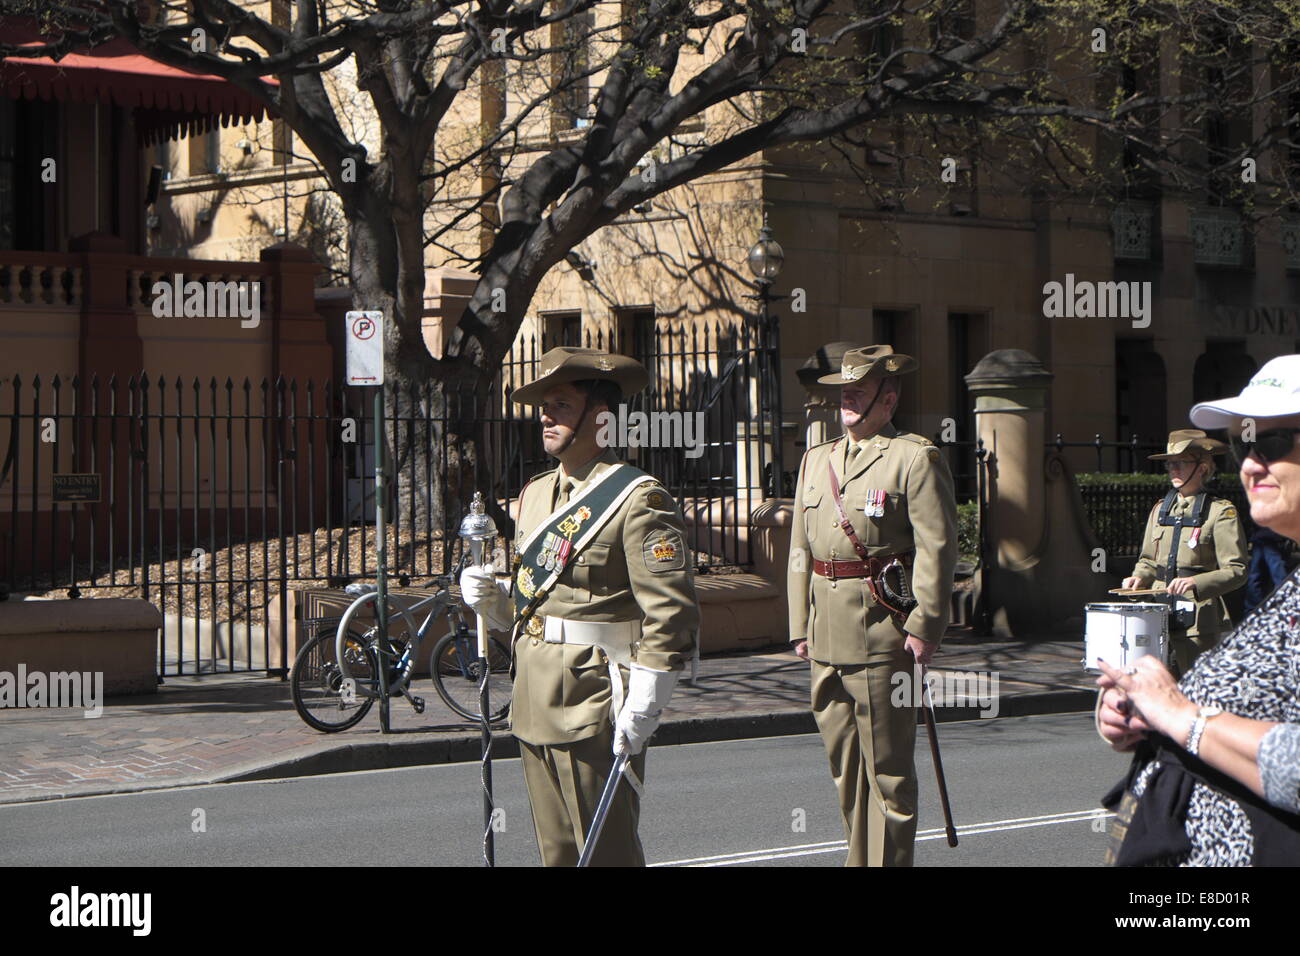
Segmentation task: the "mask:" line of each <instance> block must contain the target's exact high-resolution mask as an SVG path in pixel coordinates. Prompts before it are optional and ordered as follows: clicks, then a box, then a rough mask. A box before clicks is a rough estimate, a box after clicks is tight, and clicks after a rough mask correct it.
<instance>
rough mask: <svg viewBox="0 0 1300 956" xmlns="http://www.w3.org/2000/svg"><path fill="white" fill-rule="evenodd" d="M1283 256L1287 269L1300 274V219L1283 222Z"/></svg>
mask: <svg viewBox="0 0 1300 956" xmlns="http://www.w3.org/2000/svg"><path fill="white" fill-rule="evenodd" d="M1282 254H1283V255H1284V256H1285V257H1286V259H1285V261H1286V267H1287V269H1288V270H1289V271H1293V272H1300V219H1292V220H1284V221H1283V222H1282Z"/></svg>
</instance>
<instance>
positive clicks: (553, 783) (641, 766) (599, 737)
mask: <svg viewBox="0 0 1300 956" xmlns="http://www.w3.org/2000/svg"><path fill="white" fill-rule="evenodd" d="M613 743H614V737H613V728H612V727H607V728H606V729H605V732H603V733H599V734H596V735H595V736H594V737H588V738H587V739H586V740H579V741H576V742H575V743H571V744H554V745H550V746H545V745H543V746H535V745H533V744H528V743H524V741H522V740H521V741H519V757H520V760H521V761H522V763H523V765H524V782H525V784H526V785H527V786H528V803H529V806H531V807H532V811H533V829H534V830H536V831H537V849H538V851H539V852H540V853H541V855H542V866H577V865H578V857H579V856H581V855H582V846H583V842H584V841H585V840H586V837H587V830H588V828H589V827H590V826H591V821H592V818H593V817H594V816H595V815H596V804H598V803H600V795H601V793H602V792H603V791H604V789H605V781H606V780H608V779H609V772H610V770H612V769H613V767H614V753H613V749H612V748H613ZM645 758H646V751H645V750H642V751H641V753H639V754H638V755H637V756H636V757H634V758H632V762H631V767H632V770H633V771H635V773H636V775H637V777H638V778H639V779H641V780H645ZM640 817H641V798H640V797H639V796H637V793H636V790H635V789H634V788H633V787H632V784H631V783H630V782H629V781H628V780H627V779H626V778H625V779H624V780H623V781H622V783H620V784H619V785H618V791H617V793H616V794H615V796H614V803H613V805H612V806H611V807H610V810H609V816H607V817H606V818H605V827H604V829H603V830H601V833H600V840H599V842H598V843H597V844H596V852H595V854H594V855H593V856H592V858H591V865H592V866H645V853H644V852H643V851H642V849H641V839H640V837H638V836H637V832H636V830H637V823H638V821H639V820H640Z"/></svg>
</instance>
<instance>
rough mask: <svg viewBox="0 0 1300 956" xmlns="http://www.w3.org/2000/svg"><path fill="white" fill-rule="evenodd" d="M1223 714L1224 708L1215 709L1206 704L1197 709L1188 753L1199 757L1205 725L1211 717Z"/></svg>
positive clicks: (1188, 737) (1188, 743) (1188, 742)
mask: <svg viewBox="0 0 1300 956" xmlns="http://www.w3.org/2000/svg"><path fill="white" fill-rule="evenodd" d="M1221 713H1223V708H1222V707H1215V706H1214V705H1213V704H1206V705H1204V706H1201V707H1198V708H1196V719H1195V720H1193V721H1192V729H1191V732H1190V733H1188V735H1187V752H1188V753H1189V754H1192V755H1193V756H1195V755H1197V754H1198V753H1199V752H1200V749H1201V735H1202V734H1204V733H1205V724H1206V722H1207V721H1208V720H1209V719H1210V718H1211V717H1217V716H1219V714H1221Z"/></svg>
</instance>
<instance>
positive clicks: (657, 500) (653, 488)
mask: <svg viewBox="0 0 1300 956" xmlns="http://www.w3.org/2000/svg"><path fill="white" fill-rule="evenodd" d="M640 490H641V492H642V494H644V495H645V502H646V504H648V505H649V506H650V507H651V508H658V509H660V510H661V511H663V510H667V509H668V508H669V507H670V506H672V505H673V496H672V495H671V494H669V492H668V489H667V488H665V487H664V486H663V485H661V484H659V482H658V481H657V480H656V481H654V482H648V481H647V482H646V483H645V484H643V485H642V486H641V489H640Z"/></svg>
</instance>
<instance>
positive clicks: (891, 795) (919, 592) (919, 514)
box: [788, 345, 957, 866]
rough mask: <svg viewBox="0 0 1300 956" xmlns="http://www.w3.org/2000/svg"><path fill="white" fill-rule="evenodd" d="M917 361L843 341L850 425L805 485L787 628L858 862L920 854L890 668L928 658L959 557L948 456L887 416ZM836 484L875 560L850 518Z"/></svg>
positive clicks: (910, 735) (845, 410)
mask: <svg viewBox="0 0 1300 956" xmlns="http://www.w3.org/2000/svg"><path fill="white" fill-rule="evenodd" d="M915 368H916V361H915V360H914V359H912V358H911V357H910V356H907V355H900V354H896V353H895V352H894V350H893V349H892V348H891V347H890V346H888V345H875V346H869V347H867V348H858V349H851V350H849V351H847V352H845V353H844V358H843V363H842V367H841V371H840V374H838V375H827V376H823V377H821V378H820V379H818V381H819V382H820V383H822V384H826V385H839V386H841V397H840V404H841V410H840V418H841V421H842V423H843V424H844V428H845V431H846V433H847V434H845V435H843V436H841V437H840V438H837V439H835V440H833V441H829V442H823V443H822V444H820V445H815V446H814V447H812V448H810V449H808V451H807V452H806V453H805V455H804V457H803V462H802V464H801V465H800V468H799V481H798V487H797V488H796V490H795V498H794V521H793V527H792V532H791V539H790V566H789V575H788V583H789V599H790V640H791V641H792V642H793V643H794V647H795V652H796V653H797V654H799V656H800V657H806V658H808V659H809V660H810V661H811V666H812V708H813V713H814V716H815V717H816V719H817V726H818V728H819V729H820V730H821V734H822V740H823V742H824V743H825V745H826V753H827V756H828V757H829V758H830V764H831V775H832V776H833V777H834V778H835V786H836V788H837V790H838V791H839V799H840V808H841V811H842V812H843V814H844V827H845V830H846V832H847V836H848V842H849V856H848V860H847V865H849V866H866V865H870V866H910V865H911V863H912V851H913V844H914V842H915V839H916V801H917V781H916V768H915V761H914V756H913V754H914V749H915V742H916V718H917V713H916V707H915V706H914V700H915V698H914V695H913V694H912V693H906V694H897V693H896V692H895V691H896V688H897V687H898V686H900V685H899V680H900V679H899V678H895V677H894V675H896V674H899V673H900V672H901V673H902V674H904V675H906V679H907V681H908V685H907V686H908V687H909V689H910V688H911V687H912V686H913V685H912V683H911V682H912V681H914V680H916V679H917V678H916V676H915V674H914V657H913V655H915V660H916V661H919V662H920V663H922V664H925V663H928V662H929V660H930V658H931V656H932V655H933V654H934V651H935V648H937V647H938V646H939V641H940V640H941V639H942V637H943V633H944V631H945V629H946V628H947V626H948V616H949V608H950V602H951V596H952V580H953V571H954V569H955V567H956V563H957V504H956V500H955V498H954V495H953V485H952V476H951V475H950V474H949V472H948V466H947V464H946V463H945V462H944V460H943V457H942V455H941V454H940V452H939V449H938V448H936V447H934V445H933V444H931V443H930V442H929V441H927V440H926V439H925V438H922V437H921V436H919V435H912V434H909V433H906V432H900V431H897V430H896V429H895V428H894V426H893V425H892V424H891V419H892V418H893V415H894V410H895V408H896V407H897V405H898V398H899V391H898V388H899V378H898V376H901V375H903V374H905V373H907V372H910V371H912V370H913V369H915ZM836 485H838V486H839V490H840V497H841V502H842V507H843V510H844V517H845V518H846V519H847V521H848V522H849V525H850V526H851V529H852V531H853V533H854V535H855V536H856V537H857V539H858V541H859V542H860V543H861V545H862V546H863V548H864V549H865V551H866V553H867V555H868V557H867V559H866V560H863V559H862V557H861V556H860V554H859V553H858V551H857V547H856V546H855V544H854V543H853V541H852V539H851V538H850V537H849V535H848V533H847V531H846V530H845V528H844V527H843V524H842V521H841V517H840V513H839V510H838V509H837V507H836V504H835V493H834V489H835V486H836ZM895 559H897V561H898V562H900V563H901V564H902V565H903V568H902V570H901V572H899V571H898V570H897V568H895V570H894V571H893V572H892V573H893V574H894V575H895V582H896V583H895V584H893V585H888V584H887V583H882V581H881V580H880V571H881V568H882V567H883V566H886V565H889V564H891V563H893V562H894V560H895ZM885 577H886V578H888V577H889V575H886V576H885ZM899 577H901V578H902V579H903V580H905V581H906V582H907V585H908V586H907V587H903V585H902V584H901V583H899V582H897V578H899ZM909 589H910V592H911V594H912V596H913V597H914V599H915V601H916V604H915V607H914V608H911V609H910V610H909V609H908V605H909V603H910V602H908V601H907V600H906V595H907V591H908V590H909ZM887 605H890V606H893V607H896V608H898V609H899V610H900V611H901V612H902V613H897V614H896V613H893V612H891V610H890V609H889V607H888V606H887ZM899 697H903V698H905V700H904V701H903V703H902V705H901V706H896V705H895V703H896V700H891V698H899Z"/></svg>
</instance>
